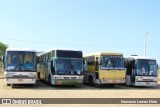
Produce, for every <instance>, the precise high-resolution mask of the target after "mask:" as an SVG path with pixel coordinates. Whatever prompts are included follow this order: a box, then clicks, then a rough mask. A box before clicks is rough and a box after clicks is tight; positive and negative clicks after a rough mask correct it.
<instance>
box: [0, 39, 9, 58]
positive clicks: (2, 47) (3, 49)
mask: <svg viewBox="0 0 160 107" xmlns="http://www.w3.org/2000/svg"><path fill="white" fill-rule="evenodd" d="M7 48H8V45H7V44H4V43H3V42H0V56H2V55H4V54H5V52H6V49H7Z"/></svg>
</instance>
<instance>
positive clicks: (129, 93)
mask: <svg viewBox="0 0 160 107" xmlns="http://www.w3.org/2000/svg"><path fill="white" fill-rule="evenodd" d="M0 75H1V76H3V74H2V73H1V74H0ZM0 98H160V81H158V86H157V87H152V88H149V87H128V86H121V85H116V86H115V87H96V86H87V85H83V86H77V87H66V86H62V87H55V86H54V87H50V86H48V84H46V83H45V82H41V81H37V84H36V85H33V86H30V85H24V86H17V87H15V88H11V87H10V86H6V84H4V79H0ZM25 106H28V107H35V106H38V107H48V106H49V107H51V106H52V107H53V106H54V107H55V106H58V107H60V106H61V107H107V106H112V107H123V106H126V107H135V106H139V107H152V106H153V107H159V105H156V104H152V105H149V104H147V105H146V104H140V105H138V104H87V105H85V104H79V105H77V104H54V105H51V104H47V105H6V104H5V105H0V107H25Z"/></svg>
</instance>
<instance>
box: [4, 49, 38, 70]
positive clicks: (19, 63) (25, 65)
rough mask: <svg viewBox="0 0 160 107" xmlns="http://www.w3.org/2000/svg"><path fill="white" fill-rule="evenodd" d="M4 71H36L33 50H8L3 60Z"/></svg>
mask: <svg viewBox="0 0 160 107" xmlns="http://www.w3.org/2000/svg"><path fill="white" fill-rule="evenodd" d="M5 70H6V71H36V63H35V52H27V51H8V52H7V53H6V61H5Z"/></svg>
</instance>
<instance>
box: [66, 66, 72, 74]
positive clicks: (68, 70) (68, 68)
mask: <svg viewBox="0 0 160 107" xmlns="http://www.w3.org/2000/svg"><path fill="white" fill-rule="evenodd" d="M72 68H73V66H72V65H69V66H68V67H67V69H66V72H65V73H64V74H67V73H68V72H71V69H72Z"/></svg>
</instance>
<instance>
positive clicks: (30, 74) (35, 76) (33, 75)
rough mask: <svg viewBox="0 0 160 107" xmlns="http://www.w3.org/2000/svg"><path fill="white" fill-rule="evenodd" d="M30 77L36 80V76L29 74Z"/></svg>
mask: <svg viewBox="0 0 160 107" xmlns="http://www.w3.org/2000/svg"><path fill="white" fill-rule="evenodd" d="M28 77H33V78H36V74H29V76H28Z"/></svg>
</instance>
